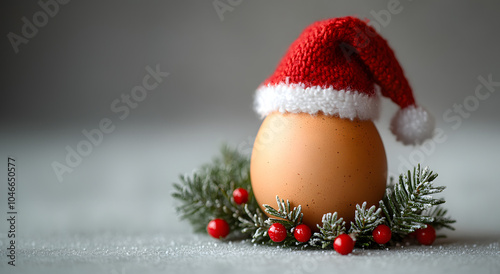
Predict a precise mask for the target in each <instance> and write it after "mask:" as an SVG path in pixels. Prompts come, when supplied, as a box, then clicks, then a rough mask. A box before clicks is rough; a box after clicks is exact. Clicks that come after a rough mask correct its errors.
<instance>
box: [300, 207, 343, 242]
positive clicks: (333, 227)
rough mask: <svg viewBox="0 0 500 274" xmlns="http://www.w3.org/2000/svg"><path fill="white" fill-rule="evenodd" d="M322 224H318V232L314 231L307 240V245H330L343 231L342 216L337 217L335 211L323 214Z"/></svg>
mask: <svg viewBox="0 0 500 274" xmlns="http://www.w3.org/2000/svg"><path fill="white" fill-rule="evenodd" d="M321 221H322V223H323V225H322V226H319V225H317V226H318V228H319V231H320V232H315V233H314V234H313V237H311V239H310V240H309V245H311V246H317V247H318V246H320V247H321V248H326V247H327V246H332V244H333V241H334V240H335V238H336V237H337V236H338V235H340V234H341V233H342V232H344V231H345V222H344V219H343V218H340V219H337V212H335V213H333V214H332V213H327V214H324V215H323V218H322V220H321Z"/></svg>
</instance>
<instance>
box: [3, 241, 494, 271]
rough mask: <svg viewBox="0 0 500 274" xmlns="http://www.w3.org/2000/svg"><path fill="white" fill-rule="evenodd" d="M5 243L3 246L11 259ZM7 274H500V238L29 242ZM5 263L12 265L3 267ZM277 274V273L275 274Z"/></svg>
mask: <svg viewBox="0 0 500 274" xmlns="http://www.w3.org/2000/svg"><path fill="white" fill-rule="evenodd" d="M5 248H6V246H5V238H4V237H3V238H2V245H1V250H2V258H4V250H5ZM18 258H19V259H18V262H17V264H18V266H16V267H15V268H14V267H10V266H7V265H5V264H2V266H1V267H0V272H1V273H54V274H56V273H113V274H114V273H117V274H124V273H143V274H144V273H240V274H241V273H362V272H364V273H475V274H478V273H492V274H493V273H500V236H499V237H494V236H491V237H487V238H467V239H465V238H450V239H440V240H438V242H436V243H435V244H434V245H433V246H413V245H412V246H401V247H393V248H390V249H388V250H362V249H355V250H354V252H353V253H352V254H350V255H347V256H342V255H339V254H337V253H335V252H334V251H333V250H326V251H323V250H292V249H282V248H276V247H268V246H257V245H253V244H251V243H249V242H241V241H237V242H221V241H219V240H215V239H211V238H210V237H208V236H204V235H195V234H190V233H186V234H180V235H165V234H147V235H146V234H145V235H125V234H118V235H116V234H113V233H94V234H82V235H72V236H55V235H54V236H51V237H44V238H26V239H24V240H22V241H21V242H20V244H19V245H18ZM2 260H4V259H2ZM271 271H272V272H271Z"/></svg>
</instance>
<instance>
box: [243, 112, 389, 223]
mask: <svg viewBox="0 0 500 274" xmlns="http://www.w3.org/2000/svg"><path fill="white" fill-rule="evenodd" d="M250 174H251V182H252V189H253V192H254V195H255V198H256V200H257V202H258V203H259V205H261V208H262V209H263V210H264V208H263V207H262V205H263V204H269V205H271V206H273V207H275V208H276V206H277V205H276V195H278V196H279V197H280V199H285V200H287V199H288V200H289V201H290V203H291V204H292V206H298V205H301V206H302V212H303V214H304V217H303V223H304V224H306V225H308V226H309V227H310V228H311V229H313V230H317V227H316V225H317V224H320V225H321V224H322V222H321V220H322V216H323V214H325V213H329V212H331V213H333V212H337V213H338V215H339V217H342V218H344V220H345V221H346V224H347V225H349V224H350V222H351V221H353V220H354V212H355V209H356V204H362V203H363V202H365V201H366V202H367V203H368V205H378V202H379V200H381V199H382V198H383V195H384V192H385V187H386V181H387V158H386V154H385V149H384V145H383V143H382V140H381V138H380V135H379V133H378V131H377V129H376V127H375V125H374V124H373V122H372V121H371V120H366V121H361V120H357V119H355V120H350V119H342V118H339V117H337V116H331V115H324V114H321V113H320V114H316V115H311V114H308V113H280V112H273V113H271V114H270V115H268V116H267V117H266V118H265V119H264V121H263V122H262V125H261V127H260V129H259V132H258V134H257V136H256V139H255V143H254V146H253V151H252V156H251V163H250Z"/></svg>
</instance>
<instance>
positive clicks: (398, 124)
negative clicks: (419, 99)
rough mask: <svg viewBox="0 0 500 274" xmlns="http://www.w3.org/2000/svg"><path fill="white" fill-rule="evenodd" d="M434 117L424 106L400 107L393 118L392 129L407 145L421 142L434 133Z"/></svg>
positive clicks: (399, 139)
mask: <svg viewBox="0 0 500 274" xmlns="http://www.w3.org/2000/svg"><path fill="white" fill-rule="evenodd" d="M434 127H435V121H434V117H432V115H431V114H430V113H429V112H428V111H427V110H425V109H424V108H422V107H417V106H409V107H406V108H404V109H400V110H399V111H398V112H397V113H396V115H395V116H394V117H393V118H392V122H391V131H392V133H394V135H396V138H397V140H398V141H401V142H403V144H405V145H409V144H413V145H416V144H421V143H423V142H424V141H425V140H426V139H429V138H432V136H433V134H434Z"/></svg>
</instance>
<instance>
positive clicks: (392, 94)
mask: <svg viewBox="0 0 500 274" xmlns="http://www.w3.org/2000/svg"><path fill="white" fill-rule="evenodd" d="M379 93H381V94H382V95H383V96H386V97H389V98H390V99H391V100H392V101H393V102H394V103H396V104H397V105H398V106H399V107H400V110H399V111H398V112H397V114H396V115H395V116H394V118H393V119H392V122H391V131H392V132H393V133H394V134H395V135H396V137H397V139H398V140H400V141H402V142H403V143H404V144H420V143H422V142H423V141H425V140H426V139H427V138H430V137H432V135H433V132H434V118H433V117H432V116H431V115H430V114H429V113H428V112H427V111H426V110H425V109H424V108H422V107H421V106H417V104H416V103H415V99H414V98H413V93H412V89H411V88H410V85H409V84H408V80H407V79H406V77H405V76H404V73H403V69H402V68H401V66H400V65H399V63H398V61H397V60H396V57H395V56H394V52H393V51H392V49H391V48H390V47H389V45H388V44H387V41H386V40H385V39H384V38H382V37H381V36H380V35H379V34H378V33H377V32H376V31H375V30H374V29H373V28H372V27H370V26H368V25H367V24H366V23H365V22H363V21H361V20H359V19H357V18H353V17H343V18H336V19H329V20H324V21H319V22H316V23H313V24H312V25H310V26H309V27H308V28H306V29H305V30H304V32H303V33H302V34H301V35H300V36H299V38H298V39H297V40H296V41H295V42H294V43H293V44H292V45H291V46H290V48H289V50H288V52H287V53H286V54H285V56H284V57H283V59H282V60H281V62H280V64H279V65H278V67H277V69H276V71H275V72H274V73H273V74H272V75H271V76H270V77H269V78H268V79H267V80H266V81H265V82H264V83H262V85H261V86H260V87H259V88H258V89H257V92H256V96H255V111H256V112H257V113H258V114H260V115H261V116H262V117H265V116H266V115H268V114H270V113H271V112H274V111H279V112H282V113H287V112H291V113H301V112H302V113H309V114H317V113H320V112H322V113H324V114H326V115H335V116H338V117H340V118H345V119H351V120H354V119H359V120H373V119H376V118H377V116H378V113H379V106H378V98H379Z"/></svg>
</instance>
